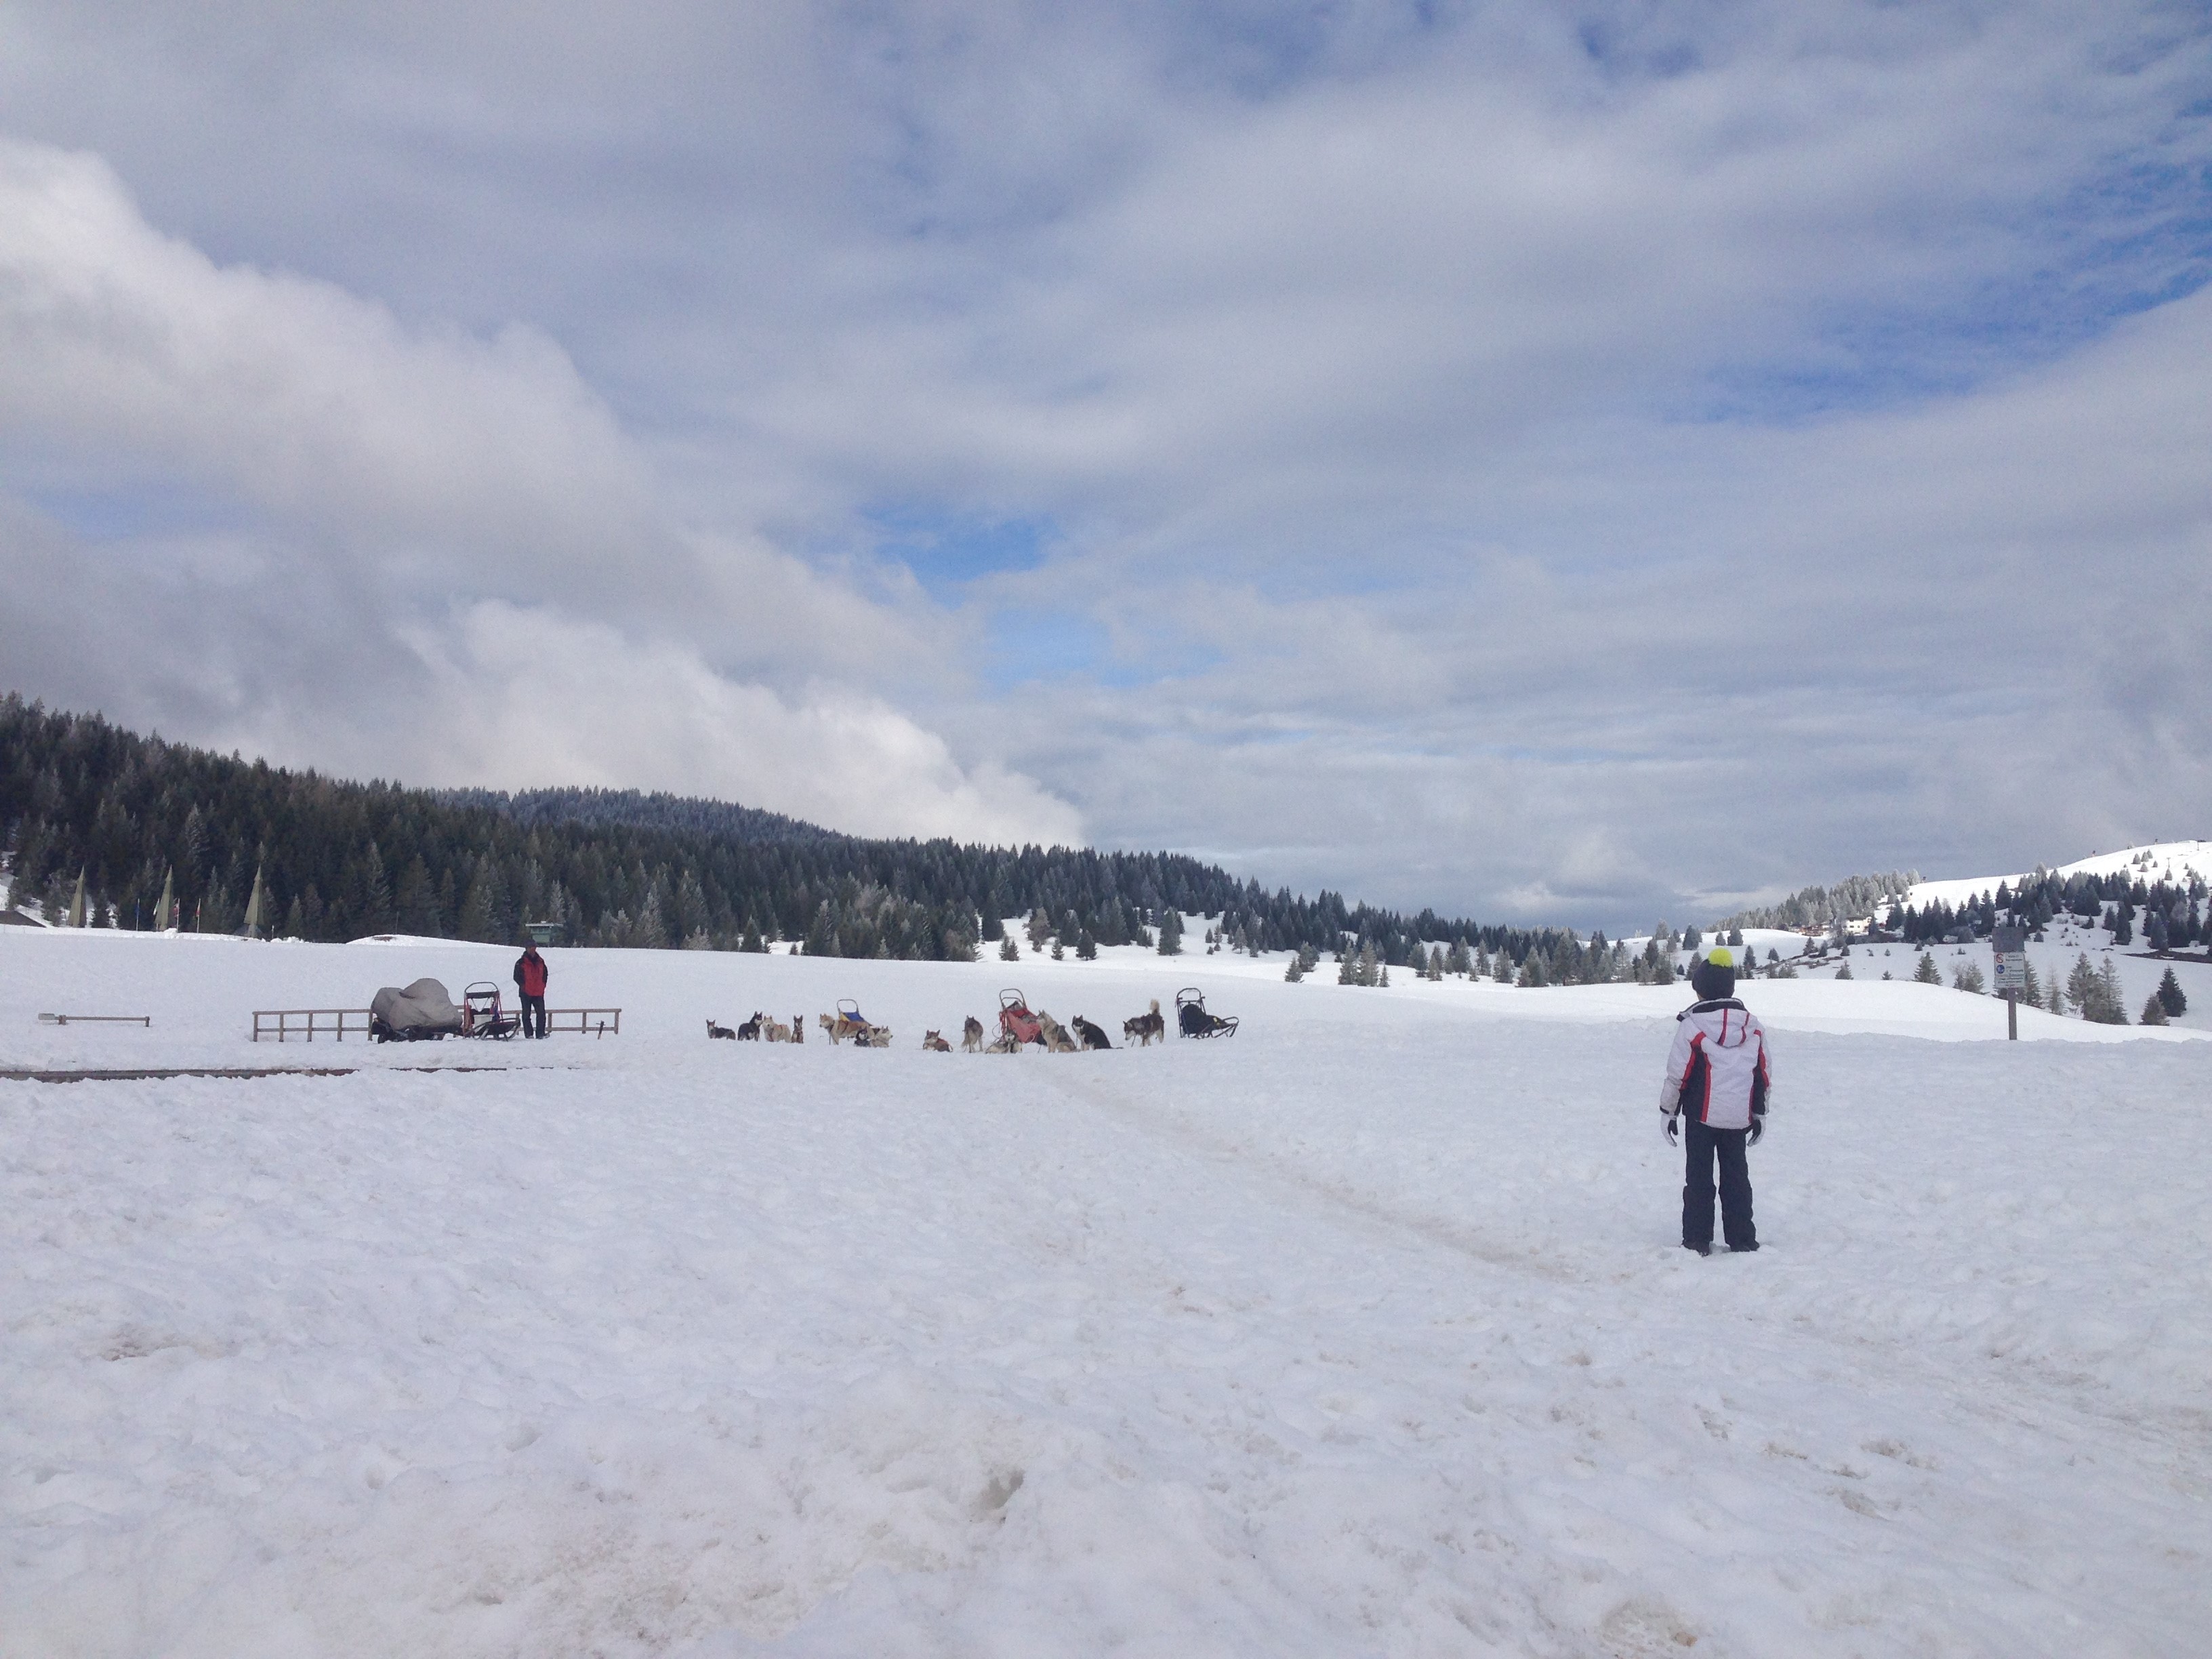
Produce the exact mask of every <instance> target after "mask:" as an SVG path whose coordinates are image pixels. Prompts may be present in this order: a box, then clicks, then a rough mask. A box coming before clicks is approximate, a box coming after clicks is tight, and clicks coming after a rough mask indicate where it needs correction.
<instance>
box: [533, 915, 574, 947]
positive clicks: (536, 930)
mask: <svg viewBox="0 0 2212 1659" xmlns="http://www.w3.org/2000/svg"><path fill="white" fill-rule="evenodd" d="M522 931H523V932H524V933H527V934H529V935H530V942H531V943H532V945H538V946H540V947H543V946H545V945H563V944H566V943H567V942H568V927H566V926H565V925H563V924H562V923H561V922H557V921H526V922H524V923H523V924H522Z"/></svg>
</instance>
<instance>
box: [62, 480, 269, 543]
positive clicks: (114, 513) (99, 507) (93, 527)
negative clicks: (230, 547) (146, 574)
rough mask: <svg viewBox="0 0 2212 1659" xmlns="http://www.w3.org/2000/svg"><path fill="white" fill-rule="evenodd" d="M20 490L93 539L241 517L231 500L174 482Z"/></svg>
mask: <svg viewBox="0 0 2212 1659" xmlns="http://www.w3.org/2000/svg"><path fill="white" fill-rule="evenodd" d="M24 495H25V497H26V498H27V500H28V501H30V502H31V504H32V505H33V507H36V508H37V509H38V511H40V513H44V514H45V515H46V517H47V518H50V519H52V520H54V522H56V523H57V524H59V525H61V526H64V527H65V528H67V529H69V530H70V531H73V532H76V534H77V535H78V536H81V537H82V538H84V539H85V540H86V541H88V542H94V543H99V542H124V541H132V540H136V539H137V538H141V537H146V536H163V535H179V534H193V533H204V532H210V531H220V530H230V529H235V528H237V527H239V526H240V525H241V524H242V523H244V522H245V518H244V515H243V514H241V513H240V512H239V510H238V508H237V507H235V506H234V504H232V503H230V502H228V501H218V500H216V498H214V497H212V496H210V495H204V494H203V493H201V492H200V491H198V490H196V489H189V488H187V487H185V486H183V485H179V484H172V483H145V484H131V485H126V486H124V487H121V488H114V487H108V488H97V489H95V488H78V487H73V486H70V485H49V486H46V487H44V488H40V487H33V488H31V489H27V490H25V491H24Z"/></svg>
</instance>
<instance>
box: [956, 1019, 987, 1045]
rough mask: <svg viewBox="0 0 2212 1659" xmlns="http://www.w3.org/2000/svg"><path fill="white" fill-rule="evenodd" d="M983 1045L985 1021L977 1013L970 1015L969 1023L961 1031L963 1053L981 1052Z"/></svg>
mask: <svg viewBox="0 0 2212 1659" xmlns="http://www.w3.org/2000/svg"><path fill="white" fill-rule="evenodd" d="M982 1047H983V1022H982V1021H981V1020H980V1019H978V1018H975V1015H973V1014H970V1015H969V1016H968V1024H967V1025H966V1026H965V1027H963V1029H962V1030H961V1033H960V1048H961V1051H962V1052H963V1054H976V1053H979V1052H980V1051H981V1048H982Z"/></svg>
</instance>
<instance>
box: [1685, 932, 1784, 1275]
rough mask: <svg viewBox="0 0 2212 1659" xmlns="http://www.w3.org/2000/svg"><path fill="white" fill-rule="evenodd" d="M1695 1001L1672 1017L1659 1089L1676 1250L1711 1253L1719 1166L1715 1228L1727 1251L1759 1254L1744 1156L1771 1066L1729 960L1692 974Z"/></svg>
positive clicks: (1762, 1120)
mask: <svg viewBox="0 0 2212 1659" xmlns="http://www.w3.org/2000/svg"><path fill="white" fill-rule="evenodd" d="M1690 988H1691V989H1692V990H1693V991H1695V992H1696V993H1697V994H1698V1000H1697V1001H1695V1002H1693V1003H1692V1004H1691V1005H1690V1006H1689V1007H1687V1008H1686V1009H1684V1010H1683V1011H1682V1012H1680V1013H1679V1014H1677V1015H1676V1016H1675V1017H1674V1018H1675V1019H1676V1020H1677V1021H1678V1022H1679V1023H1678V1024H1676V1025H1675V1027H1674V1051H1673V1052H1672V1053H1671V1054H1668V1057H1667V1076H1666V1079H1665V1081H1664V1082H1663V1083H1662V1085H1661V1086H1660V1090H1659V1109H1660V1110H1661V1111H1662V1112H1663V1113H1665V1114H1666V1116H1667V1124H1666V1133H1667V1142H1668V1145H1669V1146H1672V1145H1673V1144H1674V1136H1675V1133H1676V1129H1677V1127H1678V1126H1680V1125H1684V1124H1686V1125H1687V1126H1688V1127H1687V1128H1686V1129H1685V1130H1683V1131H1682V1139H1683V1142H1684V1149H1683V1150H1684V1158H1683V1164H1684V1169H1683V1176H1682V1248H1683V1249H1686V1250H1695V1251H1696V1252H1697V1253H1698V1254H1699V1255H1711V1254H1712V1253H1713V1165H1714V1164H1715V1163H1716V1162H1718V1164H1720V1172H1721V1182H1720V1186H1721V1225H1722V1229H1723V1234H1724V1236H1725V1237H1727V1239H1728V1247H1729V1249H1731V1250H1755V1249H1758V1248H1759V1233H1758V1230H1757V1229H1756V1228H1755V1227H1753V1225H1752V1219H1751V1170H1750V1167H1749V1165H1748V1164H1747V1162H1746V1160H1745V1158H1744V1155H1743V1149H1744V1148H1745V1146H1757V1145H1758V1144H1759V1136H1760V1135H1761V1134H1763V1133H1765V1130H1766V1108H1767V1102H1768V1094H1769V1085H1771V1080H1772V1075H1773V1073H1772V1068H1771V1066H1770V1064H1769V1062H1768V1060H1767V1054H1766V1033H1765V1030H1762V1029H1761V1028H1760V1025H1759V1017H1758V1016H1757V1015H1755V1014H1753V1012H1751V1011H1750V1010H1749V1009H1748V1008H1746V1007H1745V1006H1743V1004H1742V1003H1741V1002H1740V1001H1738V1000H1736V996H1735V956H1734V955H1733V954H1732V953H1731V952H1730V951H1728V950H1727V949H1725V948H1722V949H1719V950H1716V951H1713V952H1712V953H1711V955H1709V956H1707V957H1705V959H1704V960H1703V961H1701V962H1699V963H1698V965H1697V966H1696V967H1695V968H1693V969H1691V970H1690Z"/></svg>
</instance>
